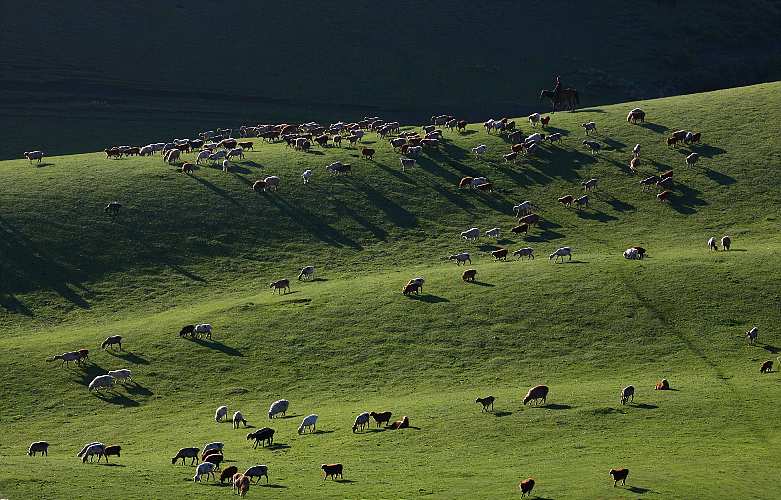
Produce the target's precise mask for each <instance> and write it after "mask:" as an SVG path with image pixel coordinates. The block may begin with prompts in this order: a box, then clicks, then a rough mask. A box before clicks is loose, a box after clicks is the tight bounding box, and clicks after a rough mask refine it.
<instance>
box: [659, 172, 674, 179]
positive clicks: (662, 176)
mask: <svg viewBox="0 0 781 500" xmlns="http://www.w3.org/2000/svg"><path fill="white" fill-rule="evenodd" d="M659 177H661V178H662V179H667V178H668V177H669V178H670V179H672V178H673V171H672V170H667V171H665V172H662V175H660V176H659Z"/></svg>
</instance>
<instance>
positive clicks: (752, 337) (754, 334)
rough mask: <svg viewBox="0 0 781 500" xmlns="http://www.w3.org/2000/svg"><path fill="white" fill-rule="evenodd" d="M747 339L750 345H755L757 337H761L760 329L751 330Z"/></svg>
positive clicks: (747, 334) (747, 333)
mask: <svg viewBox="0 0 781 500" xmlns="http://www.w3.org/2000/svg"><path fill="white" fill-rule="evenodd" d="M745 336H746V338H747V339H748V343H749V344H750V345H753V344H754V343H755V342H756V341H757V337H758V336H759V328H757V327H756V326H755V327H753V328H752V329H751V330H749V331H747V332H746V335H745Z"/></svg>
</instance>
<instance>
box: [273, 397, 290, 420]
mask: <svg viewBox="0 0 781 500" xmlns="http://www.w3.org/2000/svg"><path fill="white" fill-rule="evenodd" d="M289 406H290V402H289V401H288V400H287V399H279V400H277V401H274V402H273V403H271V406H270V407H269V409H268V418H269V419H272V418H274V415H277V414H278V413H281V414H282V416H283V417H284V416H285V412H287V409H288V407H289Z"/></svg>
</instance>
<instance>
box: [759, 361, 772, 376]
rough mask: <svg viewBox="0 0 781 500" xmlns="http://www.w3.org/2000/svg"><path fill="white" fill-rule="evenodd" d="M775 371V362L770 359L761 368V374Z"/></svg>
mask: <svg viewBox="0 0 781 500" xmlns="http://www.w3.org/2000/svg"><path fill="white" fill-rule="evenodd" d="M772 371H773V360H772V359H769V360H767V361H765V362H764V363H762V366H761V367H760V368H759V373H770V372H772Z"/></svg>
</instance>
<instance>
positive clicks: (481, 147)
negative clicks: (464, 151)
mask: <svg viewBox="0 0 781 500" xmlns="http://www.w3.org/2000/svg"><path fill="white" fill-rule="evenodd" d="M487 149H488V146H486V145H485V144H480V145H478V146H475V147H473V148H472V153H474V154H475V157H478V156H480V155H481V154H483V153H485V152H486V150H487Z"/></svg>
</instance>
